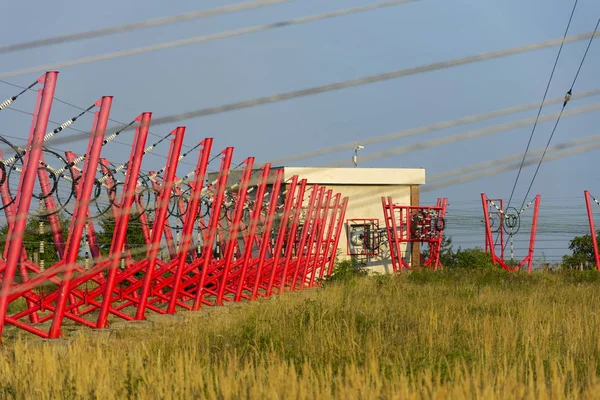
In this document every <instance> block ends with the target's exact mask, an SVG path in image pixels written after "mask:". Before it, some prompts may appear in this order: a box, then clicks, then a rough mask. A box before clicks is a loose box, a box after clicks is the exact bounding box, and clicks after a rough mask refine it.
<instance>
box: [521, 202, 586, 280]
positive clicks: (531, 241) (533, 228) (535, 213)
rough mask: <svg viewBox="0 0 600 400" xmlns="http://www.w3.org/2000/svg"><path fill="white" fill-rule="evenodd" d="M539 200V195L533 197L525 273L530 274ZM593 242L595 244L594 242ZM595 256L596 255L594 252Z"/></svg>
mask: <svg viewBox="0 0 600 400" xmlns="http://www.w3.org/2000/svg"><path fill="white" fill-rule="evenodd" d="M540 198H541V196H540V195H539V194H538V195H537V196H535V206H533V221H532V224H531V236H530V238H529V254H528V256H527V258H528V260H527V272H529V273H531V269H532V268H533V252H534V250H535V236H536V234H537V222H538V216H539V212H540ZM594 239H595V238H594ZM592 240H593V239H592ZM593 241H594V242H596V241H595V240H593ZM596 246H597V244H596ZM596 254H598V253H597V252H596Z"/></svg>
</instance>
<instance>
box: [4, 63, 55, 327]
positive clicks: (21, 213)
mask: <svg viewBox="0 0 600 400" xmlns="http://www.w3.org/2000/svg"><path fill="white" fill-rule="evenodd" d="M57 76H58V72H55V71H52V72H46V74H45V75H44V76H43V77H40V79H39V80H38V81H39V82H40V83H42V84H44V88H43V90H42V94H41V100H40V107H39V114H38V117H37V121H36V122H35V129H34V132H33V135H32V136H30V139H31V141H30V143H31V146H28V148H29V151H28V152H27V154H26V155H25V160H24V165H23V172H24V173H23V174H22V175H21V179H20V180H19V189H18V191H17V195H18V196H19V201H18V205H17V209H16V215H15V217H16V220H15V224H14V226H13V229H12V230H11V231H9V232H8V238H7V240H6V246H7V247H9V248H10V249H11V250H12V251H9V252H8V255H7V258H6V264H5V268H4V274H3V276H2V288H1V289H0V337H1V336H2V330H3V329H4V322H5V320H6V312H7V311H8V296H9V292H10V287H11V285H12V283H13V280H14V277H15V272H16V269H17V264H18V263H19V260H20V258H21V248H22V246H23V233H24V232H25V227H26V226H27V216H28V214H29V207H30V205H31V197H32V193H33V186H34V184H35V176H36V173H37V166H38V165H39V161H40V156H41V154H42V147H43V145H44V135H45V134H46V129H47V128H48V119H49V118H50V110H51V109H52V100H53V99H54V90H55V88H56V78H57Z"/></svg>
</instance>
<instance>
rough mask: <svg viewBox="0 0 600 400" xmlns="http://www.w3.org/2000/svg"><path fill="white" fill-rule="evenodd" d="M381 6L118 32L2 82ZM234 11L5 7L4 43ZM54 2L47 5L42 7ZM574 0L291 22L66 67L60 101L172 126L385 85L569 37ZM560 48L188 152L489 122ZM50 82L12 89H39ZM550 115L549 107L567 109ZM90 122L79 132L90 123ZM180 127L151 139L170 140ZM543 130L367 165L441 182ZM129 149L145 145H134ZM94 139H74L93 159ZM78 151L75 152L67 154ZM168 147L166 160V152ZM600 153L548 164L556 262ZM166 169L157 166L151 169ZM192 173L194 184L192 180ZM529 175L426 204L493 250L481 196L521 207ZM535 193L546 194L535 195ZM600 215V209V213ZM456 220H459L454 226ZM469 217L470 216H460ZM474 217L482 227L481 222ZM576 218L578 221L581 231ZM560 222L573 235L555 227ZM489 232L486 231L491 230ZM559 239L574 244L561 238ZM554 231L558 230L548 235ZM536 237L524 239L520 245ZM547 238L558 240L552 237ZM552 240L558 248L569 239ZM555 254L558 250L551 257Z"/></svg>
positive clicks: (275, 114) (349, 2) (588, 26)
mask: <svg viewBox="0 0 600 400" xmlns="http://www.w3.org/2000/svg"><path fill="white" fill-rule="evenodd" d="M372 2H374V1H366V0H344V1H342V0H330V1H317V0H296V1H293V2H291V3H289V4H283V5H275V6H271V7H266V8H260V9H256V10H250V11H242V12H238V13H234V14H227V15H222V16H215V17H210V18H203V19H198V20H194V21H189V22H184V23H179V24H173V25H166V26H162V27H157V28H151V29H144V30H139V31H135V32H130V33H123V34H117V35H111V36H107V37H103V38H97V39H92V40H85V41H78V42H75V43H68V44H62V45H56V46H51V47H45V48H41V49H35V50H28V51H22V52H15V53H10V54H5V55H1V56H0V57H2V63H0V73H2V72H8V71H13V70H18V69H21V68H26V67H31V66H37V65H43V64H48V63H52V62H59V61H62V60H70V59H76V58H80V57H84V56H89V55H94V54H98V53H105V52H112V51H117V50H124V49H128V48H133V47H137V46H144V45H149V44H155V43H159V42H166V41H170V40H177V39H183V38H186V37H190V36H199V35H204V34H209V33H215V32H221V31H226V30H230V29H235V28H240V27H246V26H251V25H257V24H263V23H271V22H277V21H281V20H285V19H290V18H295V17H300V16H305V15H311V14H318V13H322V12H325V11H331V10H337V9H342V8H349V7H352V6H358V5H365V4H369V3H372ZM233 3H234V1H229V2H223V1H206V2H201V4H200V2H197V1H191V0H187V1H177V2H165V1H159V0H148V1H144V2H141V1H129V2H124V1H116V0H106V1H103V2H95V3H94V2H81V1H75V0H69V1H65V0H62V1H54V2H44V3H40V5H38V6H36V7H35V8H34V7H32V6H31V4H28V3H26V2H2V3H1V4H0V22H1V24H2V27H3V32H5V34H4V35H3V39H2V44H9V43H16V42H22V41H27V40H32V39H38V38H42V37H47V36H52V35H59V34H64V33H71V32H79V31H84V30H89V29H94V28H100V27H106V26H112V25H117V24H122V23H127V22H134V21H139V20H143V19H147V18H154V17H160V16H165V15H176V14H180V13H183V12H188V11H193V10H197V9H200V8H212V7H217V6H220V5H224V4H233ZM42 4H43V5H42ZM572 5H573V2H572V1H561V2H559V1H547V0H546V1H544V0H530V1H527V2H523V1H519V0H505V1H478V2H474V1H465V0H457V1H451V2H450V1H441V0H423V1H418V2H415V3H409V4H405V5H399V6H395V7H390V8H386V9H382V10H376V11H370V12H366V13H361V14H356V15H351V16H345V17H340V18H335V19H330V20H325V21H318V22H313V23H307V24H302V25H298V26H292V27H286V28H282V29H277V30H271V31H267V32H261V33H254V34H248V35H245V36H239V37H234V38H228V39H223V40H217V41H212V42H206V43H201V44H196V45H191V46H185V47H180V48H174V49H169V50H164V51H160V52H152V53H146V54H141V55H135V56H131V57H125V58H120V59H116V60H110V61H101V62H97V63H93V64H87V65H82V66H77V67H72V68H64V69H63V70H61V71H60V72H61V73H60V75H59V80H58V87H57V91H56V96H57V97H59V98H61V99H63V100H67V101H69V102H72V103H74V104H77V105H80V106H87V105H89V104H91V103H92V102H93V101H94V100H96V99H97V98H99V97H100V96H101V95H113V96H115V100H114V103H113V112H112V117H113V118H115V119H118V120H121V121H129V120H130V119H131V118H132V117H134V116H135V115H137V114H138V113H140V112H142V111H152V112H153V113H154V115H155V116H157V117H158V116H165V115H169V114H176V113H180V112H185V111H191V110H195V109H199V108H203V107H209V106H216V105H220V104H225V103H230V102H235V101H239V100H246V99H250V98H254V97H261V96H267V95H272V94H276V93H280V92H285V91H291V90H296V89H302V88H305V87H310V86H316V85H320V84H326V83H330V82H333V81H342V80H346V79H352V78H357V77H361V76H366V75H373V74H377V73H380V72H387V71H392V70H398V69H402V68H409V67H413V66H419V65H424V64H428V63H432V62H437V61H444V60H450V59H453V58H458V57H464V56H468V55H473V54H477V53H481V52H486V51H491V50H500V49H505V48H510V47H515V46H519V45H523V44H528V43H536V42H539V41H542V40H547V39H556V38H560V37H562V34H563V32H564V29H565V26H566V22H567V18H568V16H569V13H570V11H571V7H572ZM599 16H600V3H599V2H597V1H594V0H580V1H579V5H578V9H577V11H576V13H575V16H574V19H573V23H572V25H571V29H570V32H569V34H576V33H582V32H588V31H591V30H592V29H593V27H594V25H595V23H596V21H597V19H598V17H599ZM586 45H587V43H586V42H585V41H581V42H577V43H574V44H568V45H566V46H565V47H564V49H563V53H562V56H561V60H560V62H559V64H558V68H557V71H556V74H555V76H554V81H553V84H552V86H551V87H550V92H549V94H548V98H554V97H558V96H562V95H564V93H565V92H566V90H568V88H569V86H570V83H571V81H572V79H573V77H574V74H575V71H576V69H577V66H578V65H579V62H580V60H581V57H582V55H583V52H584V50H585V46H586ZM557 51H558V47H553V48H550V49H547V50H542V51H535V52H529V53H525V54H522V55H518V56H511V57H506V58H502V59H497V60H491V61H485V62H479V63H475V64H471V65H467V66H461V67H455V68H449V69H444V70H440V71H435V72H429V73H423V74H419V75H413V76H409V77H405V78H400V79H396V80H392V81H386V82H382V83H376V84H371V85H367V86H362V87H357V88H351V89H345V90H341V91H336V92H331V93H326V94H321V95H316V96H310V97H305V98H302V99H295V100H291V101H285V102H280V103H276V104H271V105H266V106H259V107H255V108H251V109H246V110H241V111H235V112H229V113H225V114H220V115H215V116H210V117H205V118H199V119H193V120H189V121H185V122H184V123H183V124H184V125H186V126H187V129H188V130H187V135H186V140H185V143H186V144H187V145H192V144H195V143H197V142H198V141H199V140H201V139H202V138H203V137H206V136H211V137H214V138H215V146H216V147H217V148H222V147H225V146H229V145H233V146H235V148H236V152H235V156H234V157H235V160H234V161H236V162H239V161H241V159H243V158H245V157H246V156H248V155H254V156H255V157H256V158H257V160H258V161H267V160H269V159H273V158H279V157H286V156H291V155H294V154H297V153H300V152H305V151H310V150H314V149H318V148H321V147H325V146H329V145H335V144H340V143H346V142H352V141H360V140H361V139H362V138H366V137H373V136H380V135H384V134H387V133H391V132H396V131H400V130H404V129H408V128H413V127H417V126H421V125H425V124H430V123H434V122H440V121H445V120H451V119H455V118H458V117H462V116H467V115H475V114H480V113H484V112H488V111H492V110H496V109H499V108H504V107H509V106H513V105H518V104H524V103H529V102H535V101H540V100H541V97H542V95H543V92H544V89H545V85H546V83H547V79H548V77H549V74H550V70H551V68H552V64H553V62H554V58H555V57H556V52H557ZM599 65H600V43H598V42H594V43H593V44H592V48H591V49H590V53H589V54H588V57H587V59H586V63H585V64H584V67H583V70H582V72H581V74H580V77H579V79H578V81H577V84H576V86H575V92H576V93H577V92H578V91H579V92H580V91H584V90H591V89H597V88H598V87H599V86H600V81H598V79H597V71H598V67H599ZM36 77H37V74H33V75H25V76H19V77H14V78H10V79H7V80H8V81H10V82H12V83H16V84H21V85H24V84H28V83H30V82H31V81H33V80H34V79H35V78H36ZM12 94H14V88H11V87H10V86H7V85H3V84H0V98H2V99H4V98H7V97H9V96H11V95H12ZM596 101H598V99H596V98H590V99H586V100H581V101H577V102H573V103H572V104H571V105H570V106H573V107H575V106H580V105H584V104H591V103H594V102H596ZM15 107H16V108H20V109H23V110H30V109H31V108H32V107H33V96H31V95H30V96H29V97H25V96H24V97H23V100H22V101H21V100H20V101H19V102H17V103H15ZM558 109H559V106H549V107H545V108H544V111H543V113H546V112H554V111H558ZM73 111H74V110H73V109H70V108H69V107H67V106H64V105H62V104H55V106H54V108H53V112H52V119H53V120H54V121H57V122H63V121H64V120H66V119H68V118H69V117H71V116H73V115H74V113H73ZM535 113H536V110H534V111H528V112H526V113H521V114H516V115H512V116H510V117H506V118H497V119H494V120H491V121H487V122H485V123H478V124H471V125H465V126H462V127H458V128H453V129H447V130H443V131H438V132H434V133H431V134H426V135H421V136H418V137H412V138H406V139H402V140H400V141H393V142H386V143H381V144H378V145H370V146H368V147H367V148H366V149H365V150H363V152H362V153H361V154H365V155H366V154H370V153H377V152H379V151H382V150H385V149H388V148H390V147H396V146H402V145H405V144H412V143H416V142H419V141H422V140H429V139H432V138H436V137H443V136H446V135H451V134H454V133H458V132H462V131H466V130H471V129H475V128H479V127H485V126H490V125H494V124H498V123H502V122H506V121H511V120H514V119H520V118H526V117H531V116H535ZM1 117H2V120H1V124H0V133H3V134H7V135H11V136H16V137H22V138H26V136H27V133H28V129H29V119H28V117H27V116H26V115H23V114H20V113H17V112H9V111H4V112H2V116H1ZM599 122H600V117H599V115H598V114H597V113H588V114H584V115H582V116H576V117H569V118H565V119H564V120H561V123H560V125H559V128H558V130H557V132H556V134H555V137H554V139H553V143H559V142H562V141H566V140H570V139H572V138H576V137H585V136H589V135H593V134H597V133H600V123H599ZM88 123H89V120H82V121H81V125H80V124H78V125H77V127H79V128H80V129H87V128H88V127H89V125H86V124H88ZM552 124H553V122H549V123H542V124H539V125H538V128H537V130H536V134H535V136H534V140H533V143H532V147H531V148H532V149H537V148H539V147H541V146H543V145H544V144H545V142H546V140H547V138H548V135H549V134H550V131H551V129H552ZM172 128H175V126H169V125H163V126H159V127H155V128H154V129H152V131H153V132H155V133H157V134H166V133H168V131H169V130H171V129H172ZM530 129H531V128H530V127H526V128H522V129H517V130H514V131H508V132H502V133H498V134H494V135H489V136H486V137H483V138H479V139H473V140H469V141H462V142H457V143H454V144H452V145H448V146H443V147H437V148H433V149H428V150H425V151H418V152H413V153H408V154H403V155H401V156H396V157H386V158H381V159H377V160H373V161H370V162H368V163H366V164H362V165H361V166H365V167H366V166H369V167H424V168H426V170H427V175H428V176H432V175H435V174H436V173H439V172H443V171H445V170H448V169H452V168H457V167H461V166H467V165H470V164H473V163H478V162H482V161H486V160H489V159H495V158H500V157H503V156H508V155H511V154H514V153H517V152H520V151H521V152H522V151H523V150H524V149H525V145H526V143H527V139H528V136H529V133H530ZM122 140H123V142H125V143H128V141H129V142H130V141H131V139H130V138H127V137H126V138H123V139H122ZM84 146H85V143H82V142H79V143H73V144H72V145H71V146H69V147H70V148H71V149H72V150H74V151H79V152H81V151H83V150H84V149H85V147H84ZM63 147H65V148H66V147H67V146H63ZM166 151H167V146H165V147H164V148H163V149H161V151H160V152H159V154H163V155H164V154H166ZM127 154H128V148H127V146H123V145H115V146H113V147H111V149H110V156H111V158H114V159H115V160H125V159H126V157H127ZM596 156H597V153H596V152H589V153H584V154H581V155H577V156H574V157H570V158H568V159H563V160H559V161H554V162H551V163H548V164H544V165H543V166H542V168H541V170H540V173H539V175H538V177H537V179H536V183H535V185H534V187H533V189H532V194H535V193H541V194H542V207H541V209H542V218H541V220H540V229H541V227H542V224H545V226H546V228H544V229H543V231H542V232H541V236H540V244H539V245H538V248H540V249H541V250H540V251H539V252H538V255H540V254H541V252H542V251H544V253H545V254H546V255H548V256H549V257H550V256H552V257H558V256H559V255H560V254H563V253H564V252H565V245H566V239H568V238H570V237H572V236H573V235H575V234H580V233H585V232H586V223H587V222H586V221H585V208H584V203H583V190H584V189H589V190H591V191H592V193H594V192H596V193H597V194H598V196H600V188H598V189H595V188H596V187H597V186H598V183H599V181H600V180H599V179H598V177H597V176H596V171H595V165H596V163H595V162H594V161H595V157H596ZM350 157H351V152H348V151H346V152H342V153H334V154H331V155H328V156H320V157H315V158H312V159H307V160H302V161H298V162H295V163H293V165H323V164H327V163H330V162H335V161H339V160H344V159H349V158H350ZM161 163H164V159H162V158H159V157H157V156H154V157H147V159H146V160H145V163H144V168H145V169H150V168H155V166H156V165H158V164H161ZM533 170H534V167H528V168H526V169H525V170H524V172H523V174H522V176H521V179H520V182H519V185H518V186H517V190H516V193H515V198H516V199H518V200H519V202H518V203H519V204H520V199H521V198H522V196H523V195H524V194H525V191H526V190H527V186H528V184H529V182H530V179H531V176H532V174H533ZM185 172H186V171H185V168H183V167H182V168H180V174H181V175H183V174H184V173H185ZM515 176H516V171H510V172H507V173H503V174H500V175H496V176H493V177H490V178H486V179H480V180H476V181H473V182H469V183H464V184H461V185H457V186H453V187H448V188H444V189H440V190H437V191H433V192H429V193H427V194H424V195H423V197H422V203H424V204H427V203H434V202H435V198H436V197H438V196H440V197H441V196H444V197H448V198H449V201H450V216H451V217H450V219H451V220H452V218H455V221H456V222H455V223H454V226H453V224H450V228H449V233H451V234H453V235H455V243H456V244H462V245H463V247H471V246H475V245H481V244H482V243H483V235H482V231H481V224H479V223H478V221H479V219H481V208H480V203H479V202H478V201H479V199H480V197H479V196H480V193H481V192H486V193H488V194H489V195H490V196H491V197H508V196H509V195H510V189H511V188H512V184H513V182H514V179H515ZM531 197H532V196H531ZM597 211H598V215H600V209H599V210H597ZM452 215H454V217H452ZM458 216H466V217H468V218H467V219H464V218H462V219H459V218H458ZM466 221H467V222H466ZM562 221H567V222H569V223H570V225H569V227H567V226H566V225H564V224H563V222H562ZM558 222H560V226H559V227H556V225H552V224H556V223H558ZM480 231H481V234H480ZM559 233H560V235H559ZM544 235H545V236H544ZM521 238H522V237H521ZM545 240H547V242H546V241H545ZM550 240H557V241H556V242H554V241H550ZM542 248H543V250H542Z"/></svg>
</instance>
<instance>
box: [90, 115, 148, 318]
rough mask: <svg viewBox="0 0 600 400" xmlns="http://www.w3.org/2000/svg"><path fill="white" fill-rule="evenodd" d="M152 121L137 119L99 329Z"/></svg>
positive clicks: (120, 251) (110, 294)
mask: <svg viewBox="0 0 600 400" xmlns="http://www.w3.org/2000/svg"><path fill="white" fill-rule="evenodd" d="M151 119H152V113H150V112H145V113H142V114H141V115H140V116H138V117H137V118H136V121H138V122H140V125H139V126H138V127H137V128H136V132H135V138H134V146H135V147H134V148H133V149H132V151H131V154H130V156H129V163H128V164H127V165H128V166H131V169H129V168H128V170H127V177H126V178H125V190H124V192H123V196H122V199H121V207H120V211H121V213H120V215H119V219H118V221H117V225H116V227H115V232H114V237H113V246H111V254H110V256H109V258H110V265H109V267H108V278H107V280H106V288H105V292H104V297H103V299H102V306H101V307H100V315H99V316H98V320H97V323H96V327H97V328H105V327H106V326H107V320H108V313H109V309H110V305H111V304H112V293H113V291H114V285H115V279H116V276H117V271H118V268H119V261H120V258H121V253H122V251H123V246H124V244H125V237H126V235H127V225H128V224H129V217H130V215H131V206H132V205H133V200H134V198H135V191H136V187H137V181H138V177H139V174H140V168H141V165H142V158H143V156H144V147H145V146H146V139H147V138H148V130H149V129H150V120H151Z"/></svg>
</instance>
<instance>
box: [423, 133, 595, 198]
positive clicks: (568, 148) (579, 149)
mask: <svg viewBox="0 0 600 400" xmlns="http://www.w3.org/2000/svg"><path fill="white" fill-rule="evenodd" d="M597 137H599V138H598V140H597V141H595V142H593V143H590V144H588V145H585V146H579V145H564V144H561V145H559V146H560V147H562V150H558V151H556V152H554V153H552V154H551V155H549V156H548V157H547V158H546V161H554V160H558V159H560V158H565V157H569V156H572V155H575V154H581V153H586V152H588V151H592V150H596V149H600V135H597ZM511 157H512V156H511ZM536 161H537V160H528V161H525V165H526V166H528V165H533V164H535V162H536ZM496 163H498V164H502V159H499V160H496ZM519 165H520V163H512V164H507V165H500V166H499V167H496V168H492V169H489V170H487V171H481V172H478V173H475V174H471V175H459V176H457V177H456V178H455V179H450V180H446V181H444V182H440V183H436V184H432V185H425V186H424V187H423V188H422V189H420V191H421V192H431V191H433V190H437V189H441V188H444V187H448V186H454V185H458V184H461V183H465V182H470V181H473V180H475V179H480V178H486V177H488V176H492V175H497V174H500V173H502V172H506V171H511V170H515V169H518V168H519Z"/></svg>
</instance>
